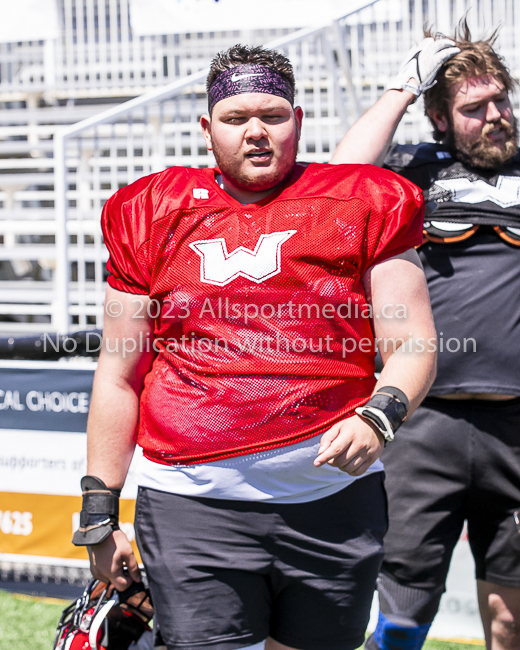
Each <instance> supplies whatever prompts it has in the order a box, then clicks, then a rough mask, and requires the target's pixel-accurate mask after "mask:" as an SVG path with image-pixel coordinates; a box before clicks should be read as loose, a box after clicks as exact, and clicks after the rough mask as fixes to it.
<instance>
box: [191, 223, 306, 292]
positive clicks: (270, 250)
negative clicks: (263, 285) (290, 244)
mask: <svg viewBox="0 0 520 650" xmlns="http://www.w3.org/2000/svg"><path fill="white" fill-rule="evenodd" d="M296 232H297V231H296V230H286V231H284V232H273V233H271V234H270V235H260V237H259V239H258V242H257V243H256V246H255V250H254V251H252V250H250V249H249V248H245V247H244V246H239V247H238V248H236V249H235V250H234V251H233V252H232V253H231V254H228V252H227V246H226V240H225V239H223V238H219V239H202V240H200V241H194V242H193V243H191V244H190V248H192V249H193V250H194V251H195V252H196V253H197V254H198V255H200V257H201V261H200V280H201V282H207V283H208V284H218V285H219V286H221V287H223V286H224V285H226V284H228V283H229V282H231V281H232V280H235V279H236V278H238V277H239V276H242V277H243V278H247V279H248V280H252V281H253V282H257V283H260V282H264V280H267V279H268V278H272V277H273V275H277V274H278V273H280V270H281V256H280V249H281V246H282V244H283V243H284V241H287V240H288V239H289V237H292V236H293V235H294V234H295V233H296Z"/></svg>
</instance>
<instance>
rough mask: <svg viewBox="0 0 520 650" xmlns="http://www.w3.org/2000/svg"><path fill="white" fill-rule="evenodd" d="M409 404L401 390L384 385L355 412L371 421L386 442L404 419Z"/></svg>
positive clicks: (392, 437)
mask: <svg viewBox="0 0 520 650" xmlns="http://www.w3.org/2000/svg"><path fill="white" fill-rule="evenodd" d="M409 406H410V402H409V400H408V398H407V397H406V395H405V394H404V393H403V391H402V390H400V389H399V388H395V386H384V387H383V388H379V389H378V390H377V391H376V392H375V393H374V395H372V397H371V398H370V399H369V400H368V402H367V403H366V404H365V405H364V406H362V407H360V408H358V409H356V413H358V415H361V416H362V417H364V418H366V419H367V420H370V421H371V422H373V423H374V424H375V425H376V427H377V428H378V429H379V431H381V433H382V434H383V436H384V438H385V440H386V441H387V442H388V441H391V440H393V439H394V433H395V432H396V431H397V429H399V427H400V426H401V424H402V423H403V422H404V420H405V419H406V416H407V414H408V408H409Z"/></svg>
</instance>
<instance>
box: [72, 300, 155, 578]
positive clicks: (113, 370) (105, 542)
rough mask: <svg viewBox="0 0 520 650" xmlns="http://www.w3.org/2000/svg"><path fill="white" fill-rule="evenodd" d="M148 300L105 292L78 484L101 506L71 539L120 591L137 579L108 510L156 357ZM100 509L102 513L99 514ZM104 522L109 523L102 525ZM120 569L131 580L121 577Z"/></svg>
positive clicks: (129, 551)
mask: <svg viewBox="0 0 520 650" xmlns="http://www.w3.org/2000/svg"><path fill="white" fill-rule="evenodd" d="M148 302H149V298H148V296H146V295H137V294H132V293H125V292H122V291H117V290H116V289H113V288H112V287H108V289H107V295H106V301H105V323H104V329H103V347H102V350H101V354H100V357H99V363H98V368H97V370H96V374H95V376H94V386H93V391H92V403H91V407H90V413H89V420H88V427H87V441H88V442H87V450H88V451H87V460H88V462H87V476H86V477H84V479H83V481H82V487H83V492H84V494H85V493H86V492H87V493H88V492H89V491H90V492H91V494H92V496H90V498H91V499H92V497H93V496H94V495H93V493H94V492H97V493H98V496H97V497H94V498H98V499H99V502H94V501H92V508H89V510H91V509H94V510H95V511H96V512H95V513H91V514H90V515H86V514H84V513H83V512H82V517H83V518H84V520H82V525H81V527H80V533H82V534H81V535H78V533H77V534H76V535H75V537H74V543H78V542H79V543H80V544H85V545H87V546H88V550H89V556H90V561H91V571H92V574H93V575H94V577H95V578H98V579H99V580H103V581H105V582H106V581H110V582H112V583H113V584H114V585H115V587H116V588H117V589H120V590H121V589H124V588H126V587H127V586H128V584H129V583H130V582H131V581H132V579H133V580H136V581H137V580H139V578H140V575H139V568H138V566H137V562H136V559H135V557H134V554H133V551H132V548H131V546H130V543H129V542H128V539H127V538H126V536H125V534H124V533H123V532H122V531H121V530H119V529H118V527H117V514H114V512H112V511H113V510H115V509H118V508H117V499H118V497H119V492H120V491H121V488H122V487H123V484H124V482H125V478H126V474H127V472H128V468H129V466H130V462H131V460H132V456H133V453H134V448H135V443H136V433H137V422H138V414H139V398H140V394H141V391H142V389H143V384H144V378H145V376H146V374H147V373H148V371H149V370H150V367H151V364H152V361H153V358H154V356H155V353H154V351H153V346H152V345H151V338H150V336H151V334H152V321H151V319H150V318H149V316H148V313H149V311H150V310H148V309H147V305H148ZM96 480H97V481H102V483H103V484H104V486H103V485H102V484H101V483H100V484H99V485H98V484H97V483H96ZM85 481H86V483H85ZM104 492H106V494H103V493H104ZM100 493H101V494H100ZM100 496H101V498H102V499H103V502H101V498H100ZM103 508H104V509H105V512H101V510H103ZM87 518H88V520H87ZM107 518H110V523H109V524H107V523H103V521H105V522H106V520H107ZM102 538H103V539H102ZM99 539H102V541H101V542H99V541H98V540H99ZM123 567H126V568H127V569H128V572H129V574H130V577H125V576H124V575H123Z"/></svg>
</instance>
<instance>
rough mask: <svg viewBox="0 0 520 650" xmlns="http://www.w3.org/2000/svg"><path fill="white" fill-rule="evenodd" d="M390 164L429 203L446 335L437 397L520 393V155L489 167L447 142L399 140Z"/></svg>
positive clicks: (428, 248)
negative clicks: (464, 159) (457, 155)
mask: <svg viewBox="0 0 520 650" xmlns="http://www.w3.org/2000/svg"><path fill="white" fill-rule="evenodd" d="M385 166H386V167H387V168H389V169H391V170H393V171H395V172H397V173H398V174H401V175H402V176H404V177H405V178H407V179H409V180H411V181H412V182H413V183H415V184H416V185H418V186H419V187H420V188H421V189H422V190H423V191H424V196H425V200H426V204H427V209H426V217H425V224H424V226H425V241H424V243H423V245H422V246H421V247H420V248H419V256H420V258H421V261H422V263H423V265H424V270H425V274H426V280H427V282H428V288H429V292H430V300H431V304H432V310H433V315H434V319H435V326H436V329H437V335H438V337H439V340H438V351H439V359H438V372H437V378H436V380H435V382H434V384H433V386H432V388H431V390H430V395H445V394H448V393H502V394H510V395H520V156H519V155H517V156H516V157H515V158H514V159H513V161H512V162H511V163H510V164H508V165H506V166H504V167H503V168H501V169H500V170H493V171H490V172H489V173H488V172H487V170H479V169H474V168H470V167H467V166H466V165H464V164H463V163H461V162H459V161H457V160H455V159H454V158H453V157H452V155H451V154H450V152H449V151H448V150H447V149H446V148H445V147H443V146H442V145H438V144H420V145H417V146H412V145H396V146H394V147H393V148H392V149H391V150H390V152H389V154H388V156H387V158H386V160H385Z"/></svg>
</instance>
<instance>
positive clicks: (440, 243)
mask: <svg viewBox="0 0 520 650" xmlns="http://www.w3.org/2000/svg"><path fill="white" fill-rule="evenodd" d="M495 36H496V35H495ZM495 36H493V37H491V38H490V39H488V40H485V41H476V42H472V41H471V34H470V32H469V29H468V27H467V24H466V23H465V21H463V22H461V24H460V26H459V29H458V30H457V33H456V35H455V38H454V42H453V41H450V40H447V39H443V38H435V39H434V38H431V37H430V38H427V39H426V40H425V41H423V43H421V44H420V46H419V47H418V48H417V49H416V51H415V52H412V53H411V56H410V58H408V59H407V61H405V63H404V64H403V67H402V69H401V72H400V74H399V77H398V79H397V80H396V82H395V84H394V87H393V88H392V89H390V90H388V91H387V92H386V93H385V94H384V95H383V97H382V98H381V100H380V101H379V102H378V103H377V104H376V105H374V106H373V107H372V109H371V110H370V111H369V112H368V113H367V114H366V115H365V116H364V117H363V118H362V119H361V120H360V121H359V122H358V123H357V124H356V125H355V126H354V127H353V129H352V130H351V131H350V132H349V133H348V134H347V136H346V137H345V139H344V141H343V142H342V143H341V146H340V148H339V149H338V150H337V152H336V153H335V155H334V160H335V161H336V162H345V161H347V160H348V161H352V162H375V161H376V160H378V159H380V158H381V157H382V156H383V155H384V152H385V150H386V146H387V143H388V142H389V140H390V139H391V135H392V133H393V131H394V130H395V128H396V126H397V124H398V123H399V120H400V119H401V117H402V115H403V114H404V112H405V111H406V108H407V106H408V105H409V104H410V103H411V102H412V101H414V100H415V99H416V97H417V95H418V94H420V92H421V91H422V90H425V94H424V101H425V107H426V112H427V115H428V117H429V118H430V121H431V123H432V126H433V136H434V138H435V140H436V141H437V144H420V145H418V146H395V147H393V148H392V150H391V151H390V153H389V154H388V156H387V157H386V161H385V165H386V166H388V167H390V168H391V169H393V170H395V171H397V172H398V173H399V174H402V175H403V176H404V177H406V178H408V179H409V180H412V181H413V182H414V183H416V184H417V185H418V186H419V187H421V188H422V189H423V190H424V192H425V198H426V201H427V216H426V221H425V223H424V242H423V244H422V246H421V247H420V248H419V253H420V257H421V261H422V263H423V265H424V268H425V273H426V278H427V281H428V288H429V292H430V297H431V301H432V309H433V314H434V319H435V324H436V328H437V331H438V333H439V370H438V374H437V378H436V380H435V382H434V384H433V386H432V388H431V390H430V392H429V394H428V397H427V399H425V400H424V402H423V404H422V405H421V406H420V408H419V409H418V410H417V413H416V414H415V415H414V418H413V419H412V420H411V421H410V422H409V423H406V425H405V426H404V427H403V429H401V430H400V432H399V433H400V434H401V435H400V436H398V440H397V442H396V444H395V445H392V446H388V448H387V449H386V450H385V453H384V455H383V459H384V463H385V470H386V486H387V490H388V496H389V516H390V528H389V532H388V535H387V537H386V538H385V559H384V562H383V566H382V571H381V575H380V577H379V580H378V590H379V600H380V616H379V622H378V625H377V629H376V631H375V633H374V635H373V636H372V637H370V640H369V641H368V642H367V647H368V648H371V649H373V648H380V649H381V650H388V649H390V648H397V647H403V646H404V645H406V647H407V648H410V649H417V650H418V649H419V648H421V646H422V644H423V642H424V639H425V637H426V634H427V632H428V629H429V627H430V625H431V623H432V621H433V619H434V616H435V614H436V612H437V609H438V607H439V601H440V598H441V595H442V593H443V591H444V589H445V581H446V575H447V571H448V566H449V563H450V560H451V555H452V552H453V548H454V546H455V544H456V542H457V540H458V538H459V537H460V533H461V529H462V526H463V523H464V520H465V519H466V520H467V522H468V535H469V543H470V546H471V550H472V552H473V556H474V559H475V564H476V577H477V586H478V599H479V606H480V613H481V617H482V622H483V625H484V631H485V637H486V645H487V647H488V648H493V649H494V650H501V649H502V648H503V649H504V650H505V649H506V648H507V649H509V650H511V649H518V648H520V561H519V558H520V555H519V553H520V535H519V532H520V527H519V525H518V524H519V519H518V512H517V510H518V508H519V507H520V397H519V396H520V365H519V363H518V355H517V354H516V351H517V350H519V349H520V308H519V306H518V301H517V300H516V296H518V295H520V198H519V196H520V195H519V191H520V157H519V155H518V151H517V133H516V120H515V118H514V115H513V110H512V107H511V101H510V97H509V93H510V92H511V90H512V89H513V85H514V84H513V80H512V78H511V76H510V74H509V72H508V70H507V68H506V66H505V64H504V62H503V60H502V59H501V58H500V57H499V56H498V55H497V53H496V52H495V51H494V50H493V42H494V38H495ZM443 61H444V65H442V67H440V66H441V64H442V62H443ZM439 67H440V70H439V72H438V74H436V72H437V70H438V69H439ZM361 141H363V142H364V144H365V148H364V149H363V152H362V156H363V157H362V158H361V157H359V156H357V155H356V153H355V152H357V151H359V149H356V147H357V146H358V145H359V143H360V142H361ZM513 297H515V298H513ZM441 337H442V339H441Z"/></svg>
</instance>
